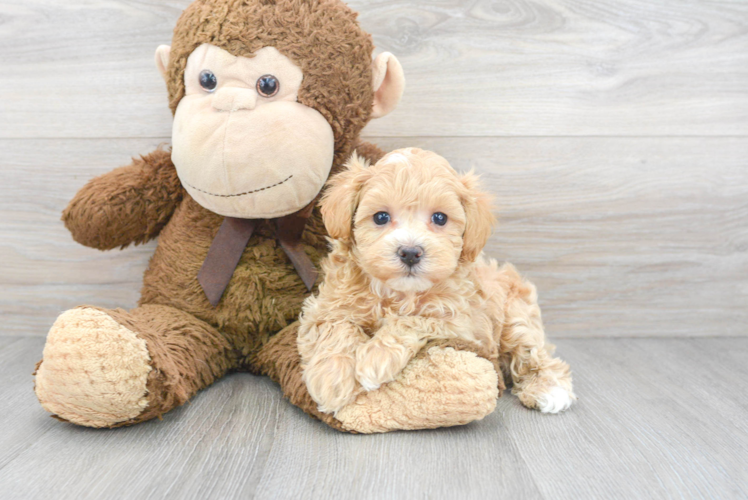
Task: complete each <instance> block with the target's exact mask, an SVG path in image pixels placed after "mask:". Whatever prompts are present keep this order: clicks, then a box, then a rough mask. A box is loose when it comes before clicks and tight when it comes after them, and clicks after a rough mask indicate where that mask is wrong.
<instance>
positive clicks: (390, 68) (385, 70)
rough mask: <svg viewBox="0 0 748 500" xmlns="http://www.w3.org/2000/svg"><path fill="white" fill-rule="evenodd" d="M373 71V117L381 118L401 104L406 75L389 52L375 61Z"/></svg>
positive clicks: (380, 55)
mask: <svg viewBox="0 0 748 500" xmlns="http://www.w3.org/2000/svg"><path fill="white" fill-rule="evenodd" d="M372 70H373V71H372V74H373V77H372V85H373V87H374V106H373V107H372V112H371V117H372V118H381V117H383V116H384V115H386V114H387V113H389V112H390V111H392V110H393V109H395V108H396V107H397V105H398V103H399V102H400V98H401V97H402V96H403V91H404V90H405V75H404V74H403V67H402V66H400V61H398V60H397V57H395V56H393V55H392V54H390V53H389V52H382V53H381V54H379V55H378V56H377V58H376V59H374V64H373V67H372Z"/></svg>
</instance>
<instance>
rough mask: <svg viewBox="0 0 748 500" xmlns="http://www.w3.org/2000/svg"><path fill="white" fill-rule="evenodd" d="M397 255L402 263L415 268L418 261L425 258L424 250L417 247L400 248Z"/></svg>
mask: <svg viewBox="0 0 748 500" xmlns="http://www.w3.org/2000/svg"><path fill="white" fill-rule="evenodd" d="M397 255H398V256H399V257H400V260H401V261H403V262H404V263H405V264H407V265H408V266H410V267H413V266H415V265H416V264H418V261H420V260H421V257H423V249H421V248H417V247H400V248H399V249H398V250H397Z"/></svg>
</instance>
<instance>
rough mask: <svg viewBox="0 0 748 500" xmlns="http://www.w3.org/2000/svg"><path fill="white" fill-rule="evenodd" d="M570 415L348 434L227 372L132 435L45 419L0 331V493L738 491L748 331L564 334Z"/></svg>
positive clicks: (22, 355)
mask: <svg viewBox="0 0 748 500" xmlns="http://www.w3.org/2000/svg"><path fill="white" fill-rule="evenodd" d="M557 344H558V348H559V351H558V352H559V354H560V355H561V356H562V357H563V358H565V359H566V360H568V361H569V362H570V363H571V365H572V366H573V367H574V377H575V382H576V389H577V393H578V395H579V397H580V399H579V402H578V404H577V405H576V406H573V407H572V409H571V410H569V411H568V412H566V413H564V414H561V415H542V414H539V413H537V412H533V411H530V410H526V409H525V408H523V407H522V406H521V405H520V404H519V401H518V400H517V399H516V398H515V397H514V396H511V395H506V396H504V397H503V398H501V399H500V401H499V405H498V408H497V409H496V411H495V412H494V413H493V414H492V415H490V416H489V417H488V418H486V419H484V420H483V421H481V422H476V423H473V424H471V425H468V426H465V427H461V428H452V429H441V430H436V431H420V432H399V433H392V434H387V435H374V436H354V435H348V434H341V433H338V432H336V431H333V430H330V429H329V428H327V427H325V426H324V425H322V424H320V423H319V422H317V421H314V420H312V419H310V418H309V417H307V416H306V415H304V414H303V413H302V412H300V411H299V410H298V409H297V408H295V407H293V406H291V405H290V404H289V403H288V402H287V401H285V400H283V399H282V398H281V396H280V391H279V389H278V387H277V386H276V385H275V384H273V383H272V382H270V381H269V380H268V379H267V378H262V377H255V376H252V375H248V374H234V375H231V376H229V377H226V378H224V379H223V380H221V381H220V382H218V383H217V384H215V385H214V386H213V387H210V388H208V389H206V390H205V391H203V392H202V393H200V394H198V396H197V397H196V398H195V399H194V400H193V401H192V403H190V404H188V405H186V406H184V407H182V408H180V409H178V410H176V411H174V412H172V413H170V414H167V415H165V416H164V419H163V420H162V421H153V422H147V423H145V424H141V425H138V426H135V427H131V428H124V429H116V430H92V429H85V428H80V427H75V426H73V425H70V424H65V423H62V422H58V421H56V420H53V419H52V418H50V417H49V416H48V415H47V414H46V412H44V410H42V408H41V407H40V406H39V404H38V402H37V401H36V398H35V396H34V394H33V392H32V378H31V376H30V372H31V370H32V369H33V365H34V362H35V361H36V360H37V359H38V358H39V356H40V355H41V349H42V345H43V339H40V338H28V337H26V338H23V337H0V429H2V432H0V497H2V498H3V499H13V500H15V499H47V498H66V499H67V498H71V499H73V498H75V499H78V498H95V499H110V498H111V499H115V498H116V499H121V498H128V499H129V498H133V499H136V498H137V499H154V498H180V499H181V498H185V499H192V498H194V499H205V498H216V499H231V498H243V499H244V498H253V497H255V498H293V499H302V498H340V499H346V498H353V499H358V500H361V499H367V498H387V499H391V498H404V499H410V498H513V499H524V498H547V499H557V498H569V499H579V498H605V499H607V498H626V499H631V498H746V497H748V470H747V469H746V462H747V461H748V394H746V390H745V387H746V385H747V384H748V364H746V362H745V360H746V359H748V338H721V339H697V338H690V339H645V338H639V339H564V340H560V341H557Z"/></svg>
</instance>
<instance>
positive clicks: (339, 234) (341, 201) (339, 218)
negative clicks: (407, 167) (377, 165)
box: [320, 153, 369, 241]
mask: <svg viewBox="0 0 748 500" xmlns="http://www.w3.org/2000/svg"><path fill="white" fill-rule="evenodd" d="M368 168H369V164H368V163H367V162H366V160H364V159H363V158H360V157H359V156H358V155H357V154H355V153H354V154H353V156H351V159H350V160H348V163H346V165H345V170H343V171H342V172H340V173H339V174H337V175H335V176H333V177H331V178H330V180H329V181H328V183H327V190H326V191H325V194H323V195H322V200H321V202H320V204H321V209H322V221H323V222H324V223H325V228H327V232H328V233H329V234H330V236H332V237H333V238H335V239H337V240H344V241H350V239H351V236H352V231H353V215H354V214H355V212H356V207H357V206H358V201H359V193H360V191H361V188H362V187H363V185H364V183H366V180H367V179H368V178H369V174H368Z"/></svg>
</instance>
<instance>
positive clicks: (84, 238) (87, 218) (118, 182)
mask: <svg viewBox="0 0 748 500" xmlns="http://www.w3.org/2000/svg"><path fill="white" fill-rule="evenodd" d="M182 195H183V188H182V185H181V183H180V182H179V178H178V177H177V172H176V169H175V168H174V165H173V164H172V162H171V153H170V152H169V151H164V150H162V149H157V150H156V151H154V152H152V153H150V154H148V155H146V156H142V157H140V158H138V159H134V160H133V162H132V163H131V164H130V165H128V166H126V167H120V168H117V169H115V170H112V171H111V172H109V173H107V174H104V175H102V176H99V177H96V178H94V179H92V180H91V181H89V182H88V184H86V185H85V186H83V188H81V190H80V191H78V193H76V195H75V196H74V197H73V199H72V200H71V201H70V203H69V204H68V206H67V208H66V209H65V210H64V211H63V212H62V220H63V222H64V223H65V227H67V228H68V230H69V231H70V232H71V233H72V235H73V239H74V240H75V241H77V242H78V243H80V244H82V245H86V246H88V247H92V248H97V249H99V250H109V249H112V248H116V247H126V246H127V245H129V244H131V243H135V244H140V243H145V242H146V241H148V240H150V239H152V238H155V237H156V236H158V233H159V232H160V231H161V229H162V228H163V227H164V226H165V225H166V223H167V222H168V221H169V219H170V218H171V215H172V214H173V213H174V210H175V209H176V207H177V205H178V204H179V202H180V201H181V199H182Z"/></svg>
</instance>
